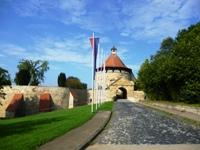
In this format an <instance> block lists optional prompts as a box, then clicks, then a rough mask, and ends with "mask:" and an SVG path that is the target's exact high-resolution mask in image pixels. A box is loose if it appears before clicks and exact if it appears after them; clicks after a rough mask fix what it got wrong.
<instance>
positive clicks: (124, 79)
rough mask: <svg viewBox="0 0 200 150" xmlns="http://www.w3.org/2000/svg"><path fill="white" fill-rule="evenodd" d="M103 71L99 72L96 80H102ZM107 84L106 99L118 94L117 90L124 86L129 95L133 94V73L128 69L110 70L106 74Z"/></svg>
mask: <svg viewBox="0 0 200 150" xmlns="http://www.w3.org/2000/svg"><path fill="white" fill-rule="evenodd" d="M101 74H102V73H101V72H97V74H96V80H97V81H98V80H101ZM105 76H106V77H105V79H106V80H105V81H106V82H105V84H106V88H107V90H106V100H112V99H113V97H114V96H116V91H117V89H119V88H120V87H123V88H125V89H126V91H127V97H130V96H132V92H133V90H134V82H133V81H131V75H130V74H129V73H128V72H127V71H123V70H122V71H121V72H120V71H119V70H114V71H112V70H108V71H107V72H106V75H105Z"/></svg>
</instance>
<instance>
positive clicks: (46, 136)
mask: <svg viewBox="0 0 200 150" xmlns="http://www.w3.org/2000/svg"><path fill="white" fill-rule="evenodd" d="M101 109H102V110H111V109H112V102H108V103H105V104H103V105H102V107H101ZM93 115H94V114H92V113H91V112H90V106H81V107H77V108H74V109H65V110H58V111H53V112H48V113H41V114H37V115H32V116H27V117H22V118H15V119H5V120H0V149H6V150H15V149H19V150H29V149H36V148H37V146H38V145H42V144H44V143H46V142H47V141H49V140H51V139H53V138H55V137H57V136H59V135H62V134H64V133H66V132H67V131H69V130H70V129H73V128H76V127H78V126H80V125H81V124H83V123H84V122H86V121H88V120H89V119H90V118H91V117H92V116H93Z"/></svg>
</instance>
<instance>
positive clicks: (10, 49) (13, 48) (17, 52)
mask: <svg viewBox="0 0 200 150" xmlns="http://www.w3.org/2000/svg"><path fill="white" fill-rule="evenodd" d="M0 51H1V52H2V53H6V54H8V55H13V56H21V55H24V54H25V53H26V49H24V48H22V47H20V46H17V45H13V44H2V45H0ZM1 55H2V56H5V55H4V54H1Z"/></svg>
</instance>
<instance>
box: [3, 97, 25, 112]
mask: <svg viewBox="0 0 200 150" xmlns="http://www.w3.org/2000/svg"><path fill="white" fill-rule="evenodd" d="M23 100H24V97H23V94H21V93H19V94H15V95H14V96H13V98H12V101H11V102H10V104H9V105H8V107H7V108H6V111H9V112H15V111H16V110H17V109H18V108H19V107H21V105H22V103H23Z"/></svg>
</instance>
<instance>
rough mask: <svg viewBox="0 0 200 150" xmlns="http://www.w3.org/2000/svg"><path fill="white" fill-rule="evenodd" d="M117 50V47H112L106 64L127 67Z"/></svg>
mask: <svg viewBox="0 0 200 150" xmlns="http://www.w3.org/2000/svg"><path fill="white" fill-rule="evenodd" d="M116 50H117V49H116V48H115V47H113V48H112V49H111V54H110V56H109V57H108V58H107V59H106V64H105V66H106V67H109V68H127V67H126V65H125V64H124V63H123V62H122V60H121V59H120V58H119V56H118V55H117V53H116Z"/></svg>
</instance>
